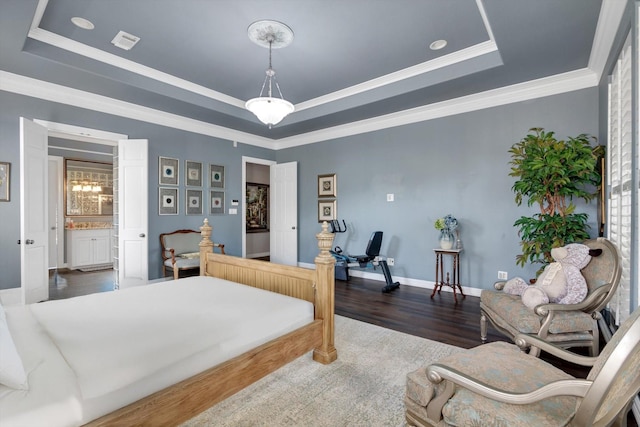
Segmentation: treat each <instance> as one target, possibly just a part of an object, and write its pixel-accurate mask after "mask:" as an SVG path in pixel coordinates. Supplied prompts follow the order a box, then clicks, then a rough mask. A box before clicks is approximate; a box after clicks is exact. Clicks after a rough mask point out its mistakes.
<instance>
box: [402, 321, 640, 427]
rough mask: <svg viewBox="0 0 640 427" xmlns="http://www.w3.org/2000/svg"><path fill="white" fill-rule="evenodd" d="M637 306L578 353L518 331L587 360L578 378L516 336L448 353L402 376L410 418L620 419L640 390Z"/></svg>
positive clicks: (529, 422) (505, 421) (422, 421)
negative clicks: (591, 348)
mask: <svg viewBox="0 0 640 427" xmlns="http://www.w3.org/2000/svg"><path fill="white" fill-rule="evenodd" d="M639 317H640V309H637V310H636V311H635V312H634V313H632V315H631V317H630V318H629V319H627V320H626V321H625V322H624V323H623V324H622V326H621V327H620V328H619V329H618V331H617V332H616V333H615V334H614V336H613V337H612V339H611V341H610V342H609V343H608V344H607V345H606V346H605V347H604V349H603V350H602V353H601V354H600V356H598V357H588V356H581V355H578V354H575V353H571V352H569V351H567V350H565V349H563V348H560V347H558V346H555V345H553V344H550V343H548V342H546V341H544V340H542V339H540V338H539V337H536V336H531V335H519V336H518V337H517V338H516V342H517V344H518V345H519V346H520V347H523V348H524V347H526V346H538V347H539V348H540V349H541V350H543V351H546V352H548V353H550V354H553V355H554V356H557V357H559V358H561V359H564V360H567V361H569V362H571V363H576V364H579V365H582V366H591V367H592V368H591V371H590V372H589V374H588V376H587V378H586V379H576V378H574V377H572V376H571V375H569V374H567V373H565V372H563V371H561V370H560V369H557V368H555V367H553V366H552V365H550V364H549V363H547V362H544V361H543V360H542V359H540V358H538V357H535V356H532V355H531V354H528V353H526V352H523V351H521V349H520V348H519V347H518V346H516V345H513V344H509V343H506V342H493V343H490V344H483V345H480V346H478V347H475V348H473V349H470V350H467V351H462V352H460V353H456V354H453V355H451V356H448V357H447V358H445V359H443V360H441V361H439V362H438V363H435V364H432V365H430V366H428V367H425V368H421V369H418V370H417V371H414V372H412V373H410V374H409V375H408V376H407V388H406V394H405V410H406V411H405V415H406V419H407V422H408V423H409V425H411V426H449V425H455V426H480V425H483V426H484V425H491V426H509V427H530V426H536V427H540V426H553V427H559V426H581V427H586V426H610V425H616V426H624V425H626V418H627V413H628V411H629V408H630V406H631V404H632V402H633V398H634V397H635V396H636V395H637V394H638V392H639V391H640V369H638V367H639V366H640V320H639Z"/></svg>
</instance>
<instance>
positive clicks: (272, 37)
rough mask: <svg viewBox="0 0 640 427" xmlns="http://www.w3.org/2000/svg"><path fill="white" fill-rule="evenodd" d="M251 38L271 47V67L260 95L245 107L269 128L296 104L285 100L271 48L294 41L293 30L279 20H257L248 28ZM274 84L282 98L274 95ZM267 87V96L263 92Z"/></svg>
mask: <svg viewBox="0 0 640 427" xmlns="http://www.w3.org/2000/svg"><path fill="white" fill-rule="evenodd" d="M247 33H248V35H249V39H250V40H251V41H252V42H254V43H256V44H257V45H259V46H262V47H268V48H269V68H267V71H266V77H265V78H264V82H263V83H262V89H261V90H260V96H259V97H258V98H253V99H250V100H248V101H247V102H246V104H245V107H246V109H247V110H249V111H251V112H252V113H253V114H255V115H256V117H258V119H259V120H260V121H261V122H262V123H264V124H265V125H269V128H271V126H273V125H277V124H278V123H280V122H281V121H282V119H284V118H285V117H286V116H288V115H289V114H291V113H293V111H294V109H295V108H294V106H293V104H292V103H290V102H289V101H287V100H285V99H284V97H283V96H282V91H281V90H280V85H279V84H278V82H277V81H276V72H275V71H274V70H273V68H272V67H271V50H272V49H278V48H282V47H286V46H288V45H289V44H290V43H291V42H292V41H293V31H292V30H291V28H289V27H288V26H287V25H285V24H283V23H281V22H278V21H270V20H264V21H256V22H254V23H253V24H251V25H249V28H248V29H247ZM273 86H275V88H276V89H277V90H278V93H279V94H280V98H277V97H273ZM265 88H266V89H267V96H263V93H264V91H265Z"/></svg>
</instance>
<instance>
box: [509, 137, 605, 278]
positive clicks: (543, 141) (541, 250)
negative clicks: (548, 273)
mask: <svg viewBox="0 0 640 427" xmlns="http://www.w3.org/2000/svg"><path fill="white" fill-rule="evenodd" d="M591 140H594V141H595V140H596V139H595V138H594V137H592V136H589V135H587V134H580V135H578V136H576V137H569V138H568V139H567V140H566V141H563V140H558V139H556V138H555V136H554V133H553V132H545V131H544V129H542V128H532V129H529V134H528V135H527V136H525V137H524V138H523V139H522V140H521V141H520V142H518V143H516V144H514V145H513V146H512V147H511V149H510V150H509V153H510V154H511V162H510V165H511V172H510V173H509V175H510V176H513V177H515V178H517V180H516V182H515V183H514V184H513V187H512V188H511V189H512V190H513V191H514V193H515V195H516V197H515V200H516V203H517V204H518V206H520V205H521V204H522V201H523V200H524V199H525V198H526V199H527V205H528V206H532V205H534V204H537V205H538V206H539V208H540V213H536V214H534V215H533V216H530V217H527V216H523V217H520V218H519V219H518V220H517V221H516V222H515V223H514V226H516V227H518V229H519V231H518V235H519V236H520V238H521V239H522V240H521V242H520V246H521V248H522V253H521V254H520V255H517V256H516V264H518V265H520V266H524V265H525V264H526V263H527V262H531V263H541V264H542V266H541V267H540V269H539V270H538V273H540V272H541V271H542V269H544V266H545V265H547V264H548V263H550V262H552V261H553V259H552V258H551V248H554V247H560V246H564V245H566V244H569V243H573V242H581V241H583V240H585V239H587V238H589V234H588V232H587V230H588V228H589V226H588V224H587V219H588V215H587V214H586V213H578V212H576V206H575V205H574V204H573V199H574V198H580V199H583V200H584V201H585V202H589V201H590V200H591V199H593V198H594V197H595V196H596V194H597V187H598V185H599V184H600V181H601V176H600V173H599V171H598V168H597V159H598V156H600V155H601V153H602V151H603V150H604V147H602V146H596V147H592V146H591Z"/></svg>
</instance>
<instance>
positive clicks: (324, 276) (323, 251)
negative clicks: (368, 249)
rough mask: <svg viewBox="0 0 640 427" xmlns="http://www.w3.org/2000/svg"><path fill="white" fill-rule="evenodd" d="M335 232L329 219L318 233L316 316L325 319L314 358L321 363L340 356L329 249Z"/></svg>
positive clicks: (333, 268)
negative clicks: (331, 230) (336, 342)
mask: <svg viewBox="0 0 640 427" xmlns="http://www.w3.org/2000/svg"><path fill="white" fill-rule="evenodd" d="M333 237H334V235H333V233H331V232H329V224H328V223H327V221H325V222H323V223H322V231H321V232H320V233H318V234H316V239H318V248H319V249H320V253H319V254H318V256H316V258H315V264H316V292H317V294H316V318H320V319H322V320H323V327H322V346H320V347H318V348H316V349H314V350H313V360H315V361H316V362H320V363H324V364H327V363H331V362H333V361H334V360H336V359H337V358H338V352H337V351H336V347H335V343H334V317H333V316H334V312H335V301H334V298H335V271H334V270H335V263H336V260H335V259H334V258H333V256H332V255H331V253H329V250H330V249H331V245H332V244H333Z"/></svg>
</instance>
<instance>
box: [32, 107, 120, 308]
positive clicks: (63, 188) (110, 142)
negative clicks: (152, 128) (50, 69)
mask: <svg viewBox="0 0 640 427" xmlns="http://www.w3.org/2000/svg"><path fill="white" fill-rule="evenodd" d="M34 122H35V123H36V124H37V125H40V126H42V127H44V128H46V131H47V139H46V144H47V153H48V157H49V162H48V165H49V168H48V169H49V171H48V173H49V175H48V177H49V179H48V183H49V188H48V198H47V199H48V202H47V203H48V206H47V210H48V218H49V219H48V223H49V235H48V245H47V246H48V249H49V257H48V261H49V263H48V266H47V267H48V269H49V272H50V274H49V289H50V292H49V293H50V297H53V299H56V298H55V295H51V288H52V286H53V287H55V288H57V289H64V288H66V287H67V284H68V283H67V280H66V279H65V277H64V276H62V275H59V269H64V270H66V271H72V270H67V269H68V268H70V267H72V266H74V265H73V264H74V263H75V264H78V263H79V261H78V259H76V260H75V261H73V260H72V257H71V255H70V253H69V252H70V249H71V248H70V240H71V239H72V236H70V235H69V228H74V227H69V225H70V223H71V222H72V221H73V224H74V225H75V226H77V228H78V229H82V228H83V226H84V225H87V224H93V225H96V224H100V225H102V226H103V228H102V229H100V230H98V232H100V233H102V234H101V235H100V236H99V237H100V238H99V239H98V238H90V237H92V236H88V238H86V239H81V237H85V236H75V240H77V241H76V243H77V246H80V247H79V248H77V249H80V250H79V252H80V253H83V254H84V255H86V256H94V257H95V260H94V262H90V261H91V260H90V259H89V260H87V262H86V263H85V264H87V265H86V266H83V267H89V270H103V269H104V270H108V271H107V272H108V273H109V274H108V275H109V277H110V278H111V279H110V280H109V282H110V283H106V282H105V284H104V285H103V286H102V287H103V288H104V287H105V286H106V287H110V288H111V290H112V289H113V287H114V283H115V281H114V280H113V279H112V278H113V277H114V270H113V257H114V255H115V251H116V248H117V244H115V242H114V238H113V236H117V232H113V231H112V228H113V223H114V221H113V212H112V211H111V212H110V213H109V212H107V211H108V209H106V208H107V207H108V206H107V205H109V206H112V204H111V203H112V201H111V200H112V199H111V198H112V197H113V192H112V191H113V185H112V182H113V179H112V178H111V179H108V180H107V177H112V176H113V172H114V164H113V158H114V155H115V154H116V153H117V146H118V141H119V140H123V139H127V138H128V137H127V135H122V134H116V133H110V132H104V131H100V130H93V129H86V128H80V127H77V126H70V125H65V124H60V123H53V122H47V121H42V120H37V119H36V120H34ZM69 159H74V160H73V161H76V162H78V161H80V162H83V164H84V163H86V164H88V165H94V164H95V165H100V167H101V169H100V170H95V171H88V170H87V171H85V170H83V169H81V168H79V169H78V170H76V171H74V173H75V174H76V175H78V174H81V175H82V178H83V179H78V180H77V182H75V185H74V186H73V187H69V183H68V182H67V178H69V177H68V176H67V173H66V172H67V171H66V169H67V168H66V166H67V161H71V160H69ZM107 167H108V168H107ZM104 168H106V169H104ZM103 169H104V170H103ZM85 172H90V174H89V175H90V177H91V179H85V178H86V177H85V176H84V174H85ZM94 175H95V177H94ZM76 178H77V177H76ZM94 178H95V179H94ZM103 178H104V179H103ZM84 181H87V182H84ZM84 184H86V185H84ZM83 185H84V186H83ZM89 186H90V187H89ZM76 187H77V189H76ZM89 188H90V190H89ZM74 190H75V191H76V192H77V193H73V195H75V196H77V195H78V194H82V195H83V196H86V197H83V198H81V199H82V200H80V201H81V202H83V203H79V204H78V206H77V208H78V209H79V208H80V207H82V208H83V209H84V208H87V209H88V208H91V206H89V205H87V206H84V205H85V203H84V202H85V201H89V199H92V198H95V199H96V201H97V204H95V205H96V209H97V210H98V211H96V212H93V211H87V212H85V211H82V212H75V211H74V212H71V213H72V214H73V215H72V216H69V211H68V206H67V204H66V201H67V200H68V198H69V194H71V193H70V192H72V191H74ZM107 193H109V194H108V196H105V195H106V194H107ZM76 198H78V197H76ZM47 199H45V200H47ZM84 199H87V200H84ZM109 202H111V203H109ZM79 214H80V216H78V215H79ZM105 225H108V226H105ZM86 228H87V230H86V231H87V232H88V233H91V231H92V230H91V227H88V226H87V227H86ZM72 231H73V230H72ZM83 231H84V229H83ZM105 233H106V234H105ZM103 235H104V236H103ZM93 237H95V236H93ZM91 245H93V246H95V248H92V247H91ZM90 264H91V265H90ZM94 264H95V265H98V264H101V265H100V266H99V267H100V268H94V269H91V268H90V267H91V266H92V265H94ZM74 267H75V266H74ZM80 270H81V269H80V268H78V269H77V270H76V269H74V270H73V272H74V273H77V272H79V271H80ZM66 292H69V290H67V291H66ZM79 292H80V293H81V294H84V293H87V292H88V291H85V290H84V289H82V290H80V291H79ZM89 293H91V292H89ZM69 296H76V295H69ZM59 297H64V296H59Z"/></svg>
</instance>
